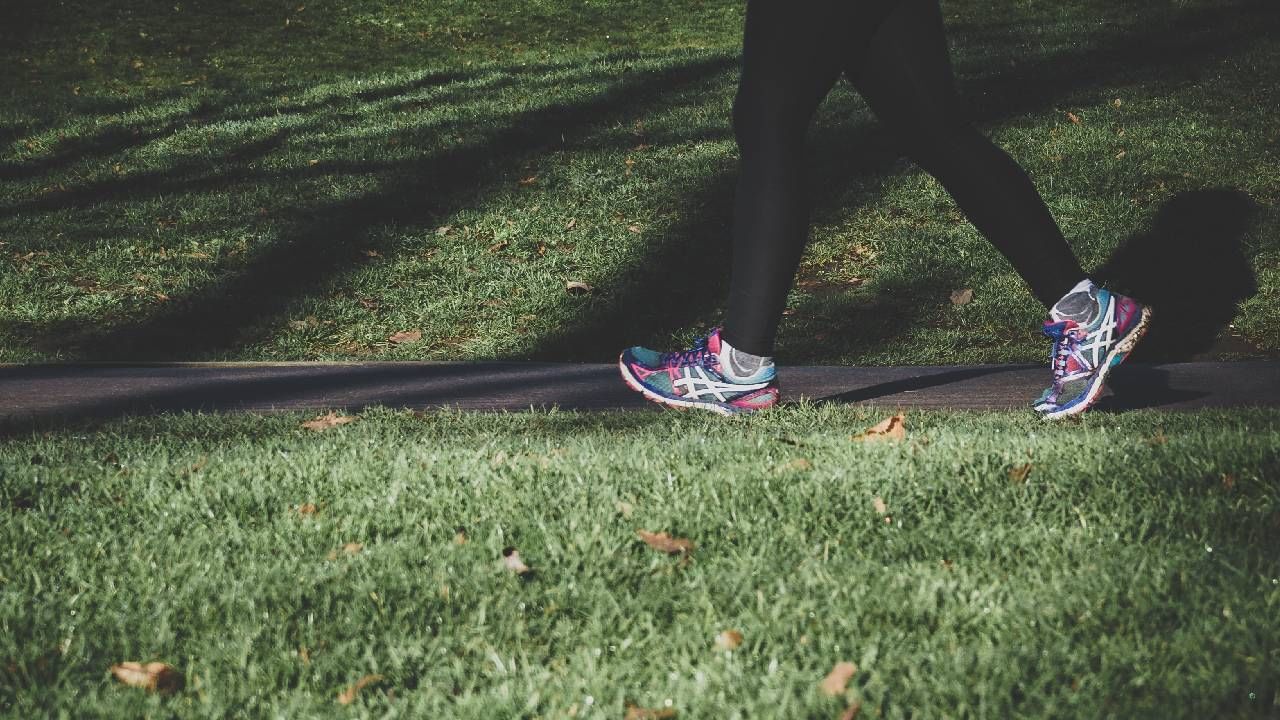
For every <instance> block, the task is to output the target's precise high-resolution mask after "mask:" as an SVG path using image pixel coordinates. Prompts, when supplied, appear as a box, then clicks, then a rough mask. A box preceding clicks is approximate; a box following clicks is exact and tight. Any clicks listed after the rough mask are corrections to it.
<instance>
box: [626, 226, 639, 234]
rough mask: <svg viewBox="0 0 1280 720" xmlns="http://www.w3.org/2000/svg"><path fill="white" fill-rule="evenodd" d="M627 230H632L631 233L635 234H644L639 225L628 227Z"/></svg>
mask: <svg viewBox="0 0 1280 720" xmlns="http://www.w3.org/2000/svg"><path fill="white" fill-rule="evenodd" d="M627 229H628V230H630V231H631V232H633V233H640V232H642V231H641V230H640V226H639V225H628V226H627Z"/></svg>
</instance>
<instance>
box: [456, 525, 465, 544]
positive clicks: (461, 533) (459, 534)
mask: <svg viewBox="0 0 1280 720" xmlns="http://www.w3.org/2000/svg"><path fill="white" fill-rule="evenodd" d="M453 544H454V545H466V544H467V529H466V528H464V527H462V526H461V525H459V526H458V527H456V528H454V529H453Z"/></svg>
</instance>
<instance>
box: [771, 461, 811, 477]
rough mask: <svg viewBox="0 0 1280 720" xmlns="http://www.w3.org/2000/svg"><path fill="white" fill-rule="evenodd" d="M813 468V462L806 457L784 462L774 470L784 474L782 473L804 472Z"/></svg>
mask: <svg viewBox="0 0 1280 720" xmlns="http://www.w3.org/2000/svg"><path fill="white" fill-rule="evenodd" d="M812 469H813V463H811V462H809V461H808V460H805V459H804V458H796V459H795V460H792V461H790V462H784V463H782V464H781V465H779V466H778V467H776V468H774V469H773V471H774V472H775V473H778V474H782V473H789V472H803V471H805V470H812Z"/></svg>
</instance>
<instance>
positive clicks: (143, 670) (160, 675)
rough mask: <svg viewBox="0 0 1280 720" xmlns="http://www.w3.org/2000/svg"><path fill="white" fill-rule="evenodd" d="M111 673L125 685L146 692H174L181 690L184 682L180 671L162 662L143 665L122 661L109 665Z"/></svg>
mask: <svg viewBox="0 0 1280 720" xmlns="http://www.w3.org/2000/svg"><path fill="white" fill-rule="evenodd" d="M111 674H112V675H115V676H116V679H117V680H119V681H120V682H122V683H124V684H125V685H128V686H129V687H136V688H142V689H143V690H146V691H147V692H174V691H176V690H181V689H182V686H183V685H184V684H185V682H186V681H185V679H184V678H183V677H182V673H180V672H178V671H177V670H176V669H174V667H173V666H172V665H169V664H168V663H162V662H149V663H147V664H145V665H143V664H142V663H136V662H122V663H120V664H119V665H112V666H111Z"/></svg>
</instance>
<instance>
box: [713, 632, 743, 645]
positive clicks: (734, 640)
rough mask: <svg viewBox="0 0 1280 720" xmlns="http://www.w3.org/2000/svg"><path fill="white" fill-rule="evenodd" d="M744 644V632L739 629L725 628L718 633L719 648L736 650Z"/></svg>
mask: <svg viewBox="0 0 1280 720" xmlns="http://www.w3.org/2000/svg"><path fill="white" fill-rule="evenodd" d="M741 644H742V633H740V632H738V631H737V630H725V631H724V632H722V633H720V634H719V635H716V649H717V650H736V649H738V646H739V645H741Z"/></svg>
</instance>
